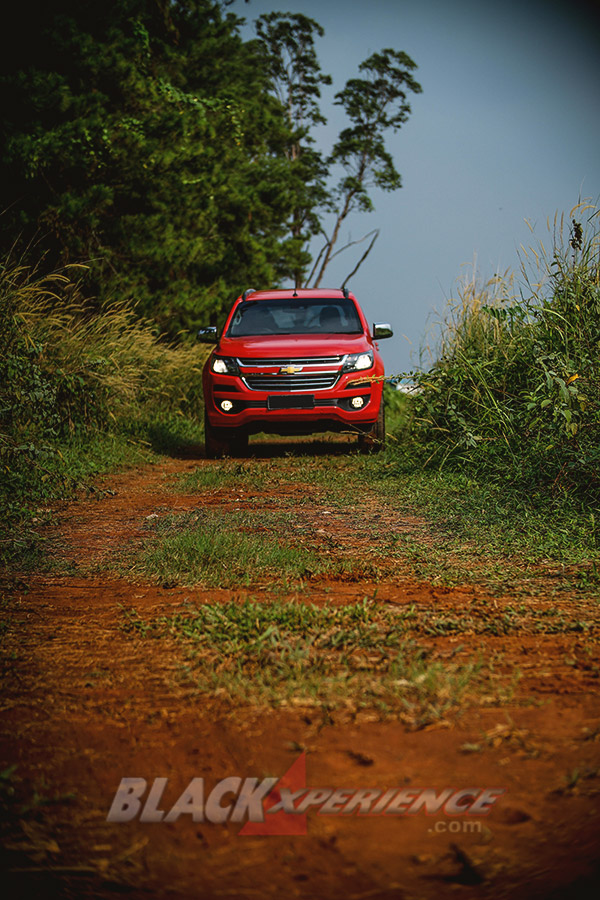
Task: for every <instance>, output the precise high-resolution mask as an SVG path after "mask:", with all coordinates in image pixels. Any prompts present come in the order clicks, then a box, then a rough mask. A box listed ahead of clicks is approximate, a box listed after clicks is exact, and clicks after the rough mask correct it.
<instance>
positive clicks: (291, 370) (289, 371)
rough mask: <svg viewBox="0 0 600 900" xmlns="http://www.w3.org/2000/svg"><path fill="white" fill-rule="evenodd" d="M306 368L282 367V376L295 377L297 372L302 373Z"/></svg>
mask: <svg viewBox="0 0 600 900" xmlns="http://www.w3.org/2000/svg"><path fill="white" fill-rule="evenodd" d="M303 368H304V366H282V367H281V369H280V370H279V374H280V375H295V374H296V372H301V371H302V369H303Z"/></svg>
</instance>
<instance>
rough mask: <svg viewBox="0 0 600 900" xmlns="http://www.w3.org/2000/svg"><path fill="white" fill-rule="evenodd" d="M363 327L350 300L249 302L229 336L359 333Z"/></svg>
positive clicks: (242, 307)
mask: <svg viewBox="0 0 600 900" xmlns="http://www.w3.org/2000/svg"><path fill="white" fill-rule="evenodd" d="M362 330H363V329H362V325H361V322H360V319H359V317H358V312H357V311H356V307H355V305H354V303H353V302H352V300H350V298H345V297H344V298H340V299H335V300H334V299H327V298H325V299H319V298H312V297H311V298H310V299H305V298H301V297H299V298H297V299H290V300H279V299H274V300H247V301H246V302H244V303H240V304H239V306H238V308H237V309H236V311H235V315H234V317H233V319H232V320H231V325H230V326H229V331H228V335H229V336H230V337H250V336H251V335H266V334H357V333H361V332H362Z"/></svg>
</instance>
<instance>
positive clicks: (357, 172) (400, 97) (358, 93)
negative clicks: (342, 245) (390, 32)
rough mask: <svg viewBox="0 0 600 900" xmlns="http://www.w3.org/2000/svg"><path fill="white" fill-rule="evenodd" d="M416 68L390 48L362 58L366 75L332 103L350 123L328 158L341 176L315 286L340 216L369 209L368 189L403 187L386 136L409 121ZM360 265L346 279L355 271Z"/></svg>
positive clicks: (417, 86) (326, 261) (328, 258)
mask: <svg viewBox="0 0 600 900" xmlns="http://www.w3.org/2000/svg"><path fill="white" fill-rule="evenodd" d="M415 68H416V64H415V63H414V62H413V60H412V59H411V58H410V57H409V56H408V55H407V54H406V53H401V52H398V51H396V50H392V49H389V48H388V49H385V50H382V51H381V52H380V53H373V54H372V55H371V56H369V58H368V59H366V60H365V61H364V62H362V63H361V64H360V66H359V70H360V72H361V73H363V75H364V77H363V78H351V79H350V80H349V81H348V82H347V84H346V86H345V88H344V89H343V90H342V91H340V92H339V93H338V94H336V101H335V102H336V103H337V104H338V105H339V106H342V107H343V109H344V111H345V113H346V115H347V116H348V118H349V119H350V122H351V123H352V124H351V126H350V127H349V128H345V129H344V130H343V131H342V132H341V134H340V136H339V138H338V140H337V141H336V143H335V145H334V147H333V150H332V152H331V155H330V157H329V159H328V161H327V162H328V165H330V166H341V167H342V170H343V176H342V178H341V180H340V183H339V184H338V186H337V188H336V189H335V191H334V206H335V221H334V225H333V230H332V232H331V236H330V237H329V238H327V236H326V243H325V247H324V252H323V258H322V260H321V261H320V262H319V260H317V263H319V268H318V273H317V275H316V278H315V281H314V287H318V286H319V285H320V284H321V281H322V279H323V276H324V274H325V270H326V269H327V266H328V264H329V262H330V261H331V259H332V256H333V249H334V247H335V245H336V244H337V241H338V238H339V234H340V229H341V227H342V224H343V223H344V220H345V219H346V218H347V217H348V216H349V215H350V213H351V212H353V211H354V210H355V209H357V210H359V211H360V212H370V211H371V210H372V209H373V202H372V200H371V198H370V196H369V188H371V187H378V188H379V189H380V190H384V191H395V190H398V189H399V188H400V187H401V186H402V182H401V179H400V175H399V173H398V172H397V171H396V168H395V166H394V162H393V159H392V157H391V155H390V153H389V151H388V150H387V149H386V146H385V141H384V135H385V132H387V131H389V130H392V131H393V132H395V131H398V130H399V129H400V128H401V127H402V125H403V124H404V123H405V122H406V121H407V119H408V116H409V114H410V104H409V103H408V99H407V94H408V91H412V93H415V94H418V93H420V92H421V90H422V88H421V85H420V84H419V83H418V82H417V81H415V79H414V78H413V76H412V72H413V70H414V69H415ZM376 237H377V233H375V238H376ZM375 238H374V239H373V240H372V242H371V244H370V246H369V248H368V250H367V254H368V252H369V250H370V249H371V247H372V246H373V243H374V242H375ZM367 254H365V256H366V255H367ZM365 256H363V257H362V259H361V260H360V261H359V264H358V266H360V265H361V263H362V262H363V260H364V259H365ZM358 266H357V267H356V268H355V269H354V270H353V271H352V272H351V274H350V275H349V276H348V278H350V277H352V275H354V274H355V273H356V271H357V270H358ZM348 278H347V279H346V281H347V280H348Z"/></svg>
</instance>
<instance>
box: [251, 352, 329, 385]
mask: <svg viewBox="0 0 600 900" xmlns="http://www.w3.org/2000/svg"><path fill="white" fill-rule="evenodd" d="M294 362H295V360H294ZM338 378H339V372H323V374H319V373H311V374H308V375H302V374H298V375H245V376H244V378H243V380H244V383H245V384H246V386H247V387H249V388H250V390H251V391H268V392H270V393H276V392H277V391H324V390H327V388H331V387H333V386H334V384H335V383H336V381H337V380H338Z"/></svg>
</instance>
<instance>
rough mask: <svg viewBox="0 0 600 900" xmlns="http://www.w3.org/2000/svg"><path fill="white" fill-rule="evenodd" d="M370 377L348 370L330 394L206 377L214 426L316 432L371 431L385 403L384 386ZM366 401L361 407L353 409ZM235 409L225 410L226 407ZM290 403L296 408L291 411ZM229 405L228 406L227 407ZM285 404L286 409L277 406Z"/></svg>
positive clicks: (212, 375)
mask: <svg viewBox="0 0 600 900" xmlns="http://www.w3.org/2000/svg"><path fill="white" fill-rule="evenodd" d="M377 374H379V373H376V372H374V371H373V369H371V370H369V372H368V373H365V376H364V378H361V373H360V372H359V373H357V372H347V373H344V374H342V375H340V377H339V379H338V380H337V381H336V383H335V384H334V385H333V386H332V387H330V388H327V389H325V390H319V389H316V390H302V389H301V390H297V389H295V390H281V389H277V390H271V391H269V390H252V389H250V388H249V387H248V386H247V384H246V380H245V379H244V378H242V377H240V376H237V375H217V374H215V373H214V372H207V373H205V380H204V400H205V405H206V412H207V415H208V419H209V421H210V424H211V425H212V426H213V427H215V428H232V429H236V430H243V431H246V432H247V433H256V432H259V431H265V432H272V433H275V434H312V433H314V432H322V431H345V430H356V431H363V432H364V431H370V429H371V428H372V426H373V424H374V423H375V422H376V420H377V416H378V414H379V406H380V404H381V394H382V389H383V388H382V383H381V382H373V381H371V380H370V379H371V378H372V377H373V375H377ZM357 397H360V398H362V401H363V405H362V406H361V408H360V409H356V408H355V407H353V406H352V403H351V401H352V400H353V399H354V398H357ZM223 401H228V402H229V403H230V404H231V408H230V409H228V410H227V411H224V410H223V409H222V408H221V403H222V402H223ZM286 403H289V404H290V406H289V407H288V408H285V405H286ZM226 405H227V404H226ZM280 406H283V407H284V408H275V407H280Z"/></svg>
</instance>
